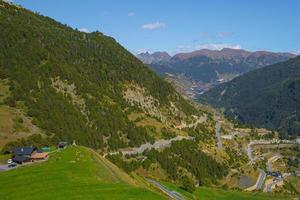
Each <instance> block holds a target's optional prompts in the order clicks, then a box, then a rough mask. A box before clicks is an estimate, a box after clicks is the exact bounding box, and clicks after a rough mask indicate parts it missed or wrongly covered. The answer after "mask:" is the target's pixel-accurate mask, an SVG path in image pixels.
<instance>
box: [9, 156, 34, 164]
mask: <svg viewBox="0 0 300 200" xmlns="http://www.w3.org/2000/svg"><path fill="white" fill-rule="evenodd" d="M12 161H13V162H15V163H18V164H22V163H24V162H29V161H31V158H30V157H26V156H15V157H14V158H12Z"/></svg>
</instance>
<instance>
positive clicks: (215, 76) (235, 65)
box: [137, 48, 296, 97]
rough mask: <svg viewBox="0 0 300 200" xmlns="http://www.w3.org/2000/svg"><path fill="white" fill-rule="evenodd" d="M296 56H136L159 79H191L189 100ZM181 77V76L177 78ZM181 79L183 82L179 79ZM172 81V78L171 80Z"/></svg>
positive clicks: (215, 52) (222, 53)
mask: <svg viewBox="0 0 300 200" xmlns="http://www.w3.org/2000/svg"><path fill="white" fill-rule="evenodd" d="M295 56H296V55H294V54H291V53H274V52H268V51H256V52H249V51H246V50H242V49H229V48H224V49H222V50H208V49H202V50H198V51H194V52H190V53H179V54H176V55H174V56H172V57H171V56H169V55H168V54H167V53H166V52H155V53H153V54H150V53H142V54H138V55H137V57H138V58H139V59H140V60H142V61H143V62H144V63H146V64H148V66H149V67H150V68H151V69H152V70H154V71H155V72H156V73H157V74H159V75H161V76H164V77H165V76H167V77H170V76H169V75H170V74H172V75H173V77H174V76H175V77H176V79H177V82H184V80H186V79H188V80H190V85H192V88H191V87H190V86H188V87H186V88H184V90H185V93H188V94H189V93H190V94H191V96H192V97H194V96H197V95H199V94H201V93H203V92H204V91H207V90H208V89H210V88H212V87H214V86H215V85H218V84H219V83H223V82H227V81H229V80H231V79H232V78H234V77H236V76H239V75H241V74H244V73H246V72H249V71H251V70H254V69H258V68H261V67H264V66H267V65H271V64H275V63H278V62H282V61H286V60H288V59H290V58H293V57H295ZM178 75H180V76H178ZM180 77H184V80H182V81H181V80H180V79H181V78H180ZM171 79H174V78H172V77H171Z"/></svg>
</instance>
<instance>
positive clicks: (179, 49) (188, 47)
mask: <svg viewBox="0 0 300 200" xmlns="http://www.w3.org/2000/svg"><path fill="white" fill-rule="evenodd" d="M224 48H230V49H241V48H242V46H241V45H239V44H226V43H210V44H198V45H179V46H177V48H176V50H175V51H174V52H172V53H171V54H176V53H182V52H191V51H197V50H200V49H209V50H222V49H224Z"/></svg>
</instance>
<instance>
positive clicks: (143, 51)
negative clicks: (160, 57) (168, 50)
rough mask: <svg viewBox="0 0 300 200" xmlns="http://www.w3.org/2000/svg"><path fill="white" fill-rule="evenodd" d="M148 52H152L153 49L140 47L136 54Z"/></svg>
mask: <svg viewBox="0 0 300 200" xmlns="http://www.w3.org/2000/svg"><path fill="white" fill-rule="evenodd" d="M146 52H148V53H152V50H151V49H138V50H136V51H135V52H134V53H135V54H140V53H146Z"/></svg>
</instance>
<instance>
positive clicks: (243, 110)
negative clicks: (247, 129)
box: [200, 57, 300, 136]
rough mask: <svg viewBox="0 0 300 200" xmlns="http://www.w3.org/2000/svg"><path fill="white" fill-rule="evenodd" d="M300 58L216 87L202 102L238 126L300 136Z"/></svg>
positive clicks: (202, 98)
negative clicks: (231, 119) (248, 125)
mask: <svg viewBox="0 0 300 200" xmlns="http://www.w3.org/2000/svg"><path fill="white" fill-rule="evenodd" d="M299 77H300V57H296V58H293V59H290V60H288V61H286V62H281V63H278V64H275V65H270V66H267V67H264V68H262V69H258V70H255V71H252V72H249V73H247V74H245V75H242V76H240V77H237V78H235V79H233V80H232V81H230V82H228V83H226V84H222V85H220V86H217V87H216V88H214V89H212V90H210V91H208V92H207V93H205V94H204V95H203V96H202V97H201V99H200V100H201V101H202V102H206V103H209V104H211V105H213V106H216V107H219V108H224V109H225V114H226V115H227V116H229V117H231V118H234V119H237V120H238V121H239V122H242V123H246V124H251V125H254V126H257V127H265V128H268V129H273V130H278V131H280V132H281V134H283V135H282V136H284V135H286V134H290V135H299V132H300V115H299V111H300V92H299V91H300V90H299V89H300V79H299Z"/></svg>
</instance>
